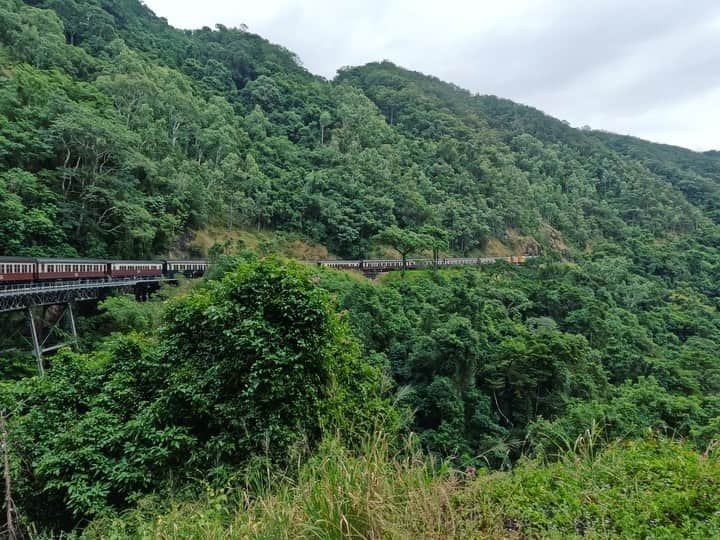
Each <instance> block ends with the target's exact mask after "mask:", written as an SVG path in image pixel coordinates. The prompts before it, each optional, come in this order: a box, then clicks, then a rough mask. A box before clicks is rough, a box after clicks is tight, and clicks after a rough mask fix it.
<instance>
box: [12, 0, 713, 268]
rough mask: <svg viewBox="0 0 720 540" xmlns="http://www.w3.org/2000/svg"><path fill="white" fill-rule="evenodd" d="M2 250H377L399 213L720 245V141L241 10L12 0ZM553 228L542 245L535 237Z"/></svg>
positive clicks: (483, 235) (462, 227)
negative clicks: (334, 61)
mask: <svg viewBox="0 0 720 540" xmlns="http://www.w3.org/2000/svg"><path fill="white" fill-rule="evenodd" d="M0 21H1V22H2V26H1V27H2V31H1V33H0V44H1V45H2V49H0V55H1V56H2V58H3V60H4V61H3V63H2V64H3V71H2V81H3V83H2V87H1V88H0V91H1V93H0V117H2V119H3V120H2V125H0V171H1V172H2V183H1V184H0V189H2V192H3V195H4V197H3V200H4V201H5V202H4V204H3V208H2V212H3V215H4V216H7V219H5V220H3V221H4V222H5V223H8V222H10V221H16V222H18V223H20V224H21V226H19V227H12V228H11V230H7V231H3V233H4V234H3V235H2V240H0V242H1V243H0V252H2V253H5V254H9V253H13V254H21V253H32V252H35V253H46V254H73V253H75V252H76V253H79V254H82V255H102V256H106V255H119V256H133V257H141V256H149V255H158V254H163V253H165V252H167V251H168V250H169V249H171V248H172V247H173V246H175V244H176V242H177V240H178V238H179V237H181V236H182V235H183V233H186V232H187V231H189V230H193V229H197V228H201V227H204V226H206V225H208V224H214V225H219V226H223V227H231V226H241V227H256V228H267V229H276V230H283V231H291V232H296V233H300V234H301V235H303V236H305V237H307V238H308V239H311V240H313V241H316V242H320V243H323V244H326V245H327V246H328V247H329V249H330V250H331V252H334V253H336V254H338V255H340V256H367V255H368V253H369V251H370V250H371V247H372V246H371V243H370V239H371V238H372V237H373V236H374V235H375V234H377V233H378V232H379V231H381V230H382V229H384V228H386V227H388V226H390V225H393V224H397V225H399V226H400V227H401V228H410V229H419V228H421V227H423V226H437V227H439V228H440V229H442V230H443V231H444V232H445V233H446V234H447V237H448V240H449V248H450V249H451V250H452V251H455V252H470V251H477V250H483V249H485V248H486V247H487V245H488V242H489V241H491V240H493V239H497V240H500V241H501V242H503V243H505V244H506V245H507V246H509V247H510V248H511V249H514V250H516V251H521V250H523V249H531V250H533V251H535V250H543V251H546V252H548V251H553V250H555V251H557V250H584V249H586V248H592V247H593V246H596V245H597V244H598V243H601V242H603V241H606V240H608V241H611V242H617V243H623V244H625V243H627V242H630V241H632V240H633V239H642V241H644V242H652V241H654V240H661V241H663V242H664V241H669V240H675V239H677V238H678V237H679V236H685V237H692V238H693V239H697V240H698V241H699V242H701V243H702V244H703V245H704V246H707V247H711V246H713V245H714V238H715V236H716V234H715V225H716V221H717V217H716V207H717V205H718V197H719V193H718V188H717V184H718V178H719V177H720V158H718V157H717V156H716V155H715V154H713V153H706V154H697V153H693V152H690V151H685V150H682V149H678V148H672V147H666V146H661V145H655V144H650V143H645V142H643V141H639V140H635V139H631V138H627V137H618V136H614V135H610V134H605V133H598V132H593V131H589V132H588V131H579V130H576V129H573V128H571V127H569V126H567V125H566V124H564V123H562V122H560V121H558V120H555V119H553V118H550V117H548V116H546V115H544V114H542V113H541V112H539V111H537V110H535V109H532V108H529V107H525V106H521V105H517V104H515V103H512V102H510V101H507V100H503V99H499V98H495V97H491V96H473V95H471V94H470V93H469V92H467V91H464V90H462V89H460V88H457V87H455V86H453V85H449V84H446V83H443V82H441V81H439V80H437V79H434V78H431V77H427V76H424V75H421V74H418V73H414V72H409V71H406V70H403V69H401V68H398V67H397V66H394V65H393V64H390V63H388V62H384V63H381V64H369V65H367V66H363V67H358V68H349V69H343V70H341V71H340V73H339V75H338V77H337V78H336V80H334V81H332V82H328V81H325V80H323V79H321V78H318V77H315V76H313V75H311V74H310V73H308V72H307V71H306V70H304V69H303V68H302V67H301V66H300V65H299V63H298V59H297V58H296V57H295V56H294V55H293V54H292V53H291V52H289V51H287V50H285V49H283V48H282V47H279V46H276V45H271V44H270V43H268V42H267V41H265V40H263V39H262V38H260V37H258V36H256V35H253V34H251V33H249V32H246V31H243V30H241V29H227V28H225V27H222V26H218V27H217V29H215V30H211V29H208V28H204V29H201V30H196V31H184V32H183V31H179V30H175V29H173V28H171V27H170V26H168V25H167V24H166V23H165V22H164V21H163V20H162V19H158V18H157V17H155V16H154V15H153V14H152V13H151V12H150V11H149V10H148V9H147V8H145V7H143V6H142V5H140V4H139V3H138V2H136V1H134V0H124V1H121V2H106V1H90V0H72V1H68V2H65V1H63V2H56V1H52V0H44V1H32V2H26V3H22V2H20V1H19V0H3V2H2V3H1V4H0ZM536 242H537V243H539V245H537V244H536Z"/></svg>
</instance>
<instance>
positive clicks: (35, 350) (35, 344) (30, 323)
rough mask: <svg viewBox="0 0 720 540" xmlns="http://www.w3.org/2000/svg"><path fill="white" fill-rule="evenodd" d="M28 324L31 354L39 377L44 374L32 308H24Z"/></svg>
mask: <svg viewBox="0 0 720 540" xmlns="http://www.w3.org/2000/svg"><path fill="white" fill-rule="evenodd" d="M26 314H27V321H28V326H30V340H31V344H32V348H33V355H34V356H35V361H36V362H37V367H38V373H39V374H40V376H41V377H43V376H45V366H43V355H42V347H41V346H40V339H39V338H38V328H37V325H36V324H35V317H34V316H33V312H32V308H31V307H29V306H28V307H27V308H26Z"/></svg>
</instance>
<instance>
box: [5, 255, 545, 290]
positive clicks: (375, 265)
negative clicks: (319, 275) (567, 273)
mask: <svg viewBox="0 0 720 540" xmlns="http://www.w3.org/2000/svg"><path fill="white" fill-rule="evenodd" d="M529 258H532V257H529V256H527V257H526V256H512V257H456V258H447V257H444V258H440V259H438V260H437V261H435V260H433V259H406V261H405V268H406V269H408V270H413V269H423V268H433V267H435V266H437V267H440V268H449V267H453V266H470V265H479V264H492V263H495V262H498V261H505V262H508V263H511V264H521V263H524V262H525V260H526V259H529ZM315 262H316V263H317V264H318V265H319V266H324V267H327V268H335V269H337V270H359V271H361V272H366V273H380V272H388V271H391V270H401V269H402V268H403V262H402V260H399V259H360V260H322V261H315ZM208 265H209V263H208V261H206V260H157V261H153V260H148V261H126V260H120V261H116V260H107V259H73V258H33V257H0V287H2V286H3V285H5V284H8V285H10V284H18V283H33V282H43V283H45V282H53V281H71V280H98V279H103V280H114V279H128V278H138V279H143V278H145V279H154V278H161V277H165V278H170V279H172V278H175V277H177V276H178V275H184V276H185V277H188V278H197V277H201V276H202V275H203V274H204V273H205V272H206V271H207V269H208Z"/></svg>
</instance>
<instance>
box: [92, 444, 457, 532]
mask: <svg viewBox="0 0 720 540" xmlns="http://www.w3.org/2000/svg"><path fill="white" fill-rule="evenodd" d="M389 439H390V438H389V437H388V436H387V435H386V434H385V433H382V432H376V433H375V434H374V435H373V436H372V437H369V438H368V439H367V440H366V441H365V442H364V444H363V445H362V448H361V450H360V451H359V452H353V453H351V452H348V450H347V449H346V448H345V447H344V446H343V445H342V444H341V443H340V442H339V440H337V439H331V440H328V441H326V442H325V443H324V444H323V445H322V446H321V447H320V448H319V449H318V451H317V452H316V453H315V455H314V457H312V458H311V459H310V460H309V461H307V462H306V463H304V464H303V465H300V466H299V468H298V470H297V471H295V474H288V472H287V471H283V472H276V471H273V470H272V469H269V468H264V467H255V468H253V470H252V471H251V472H249V473H246V475H245V478H244V481H243V482H242V483H243V484H244V485H243V487H242V488H239V489H235V490H234V489H229V490H220V491H218V490H213V489H209V488H208V490H207V493H206V497H205V499H204V500H202V501H200V502H186V503H174V504H172V503H171V504H170V506H169V507H167V508H165V510H164V511H162V512H158V511H157V508H158V505H159V501H157V500H153V499H148V500H146V501H145V502H144V503H142V502H141V504H140V505H139V506H138V508H137V509H136V510H134V511H132V512H130V513H127V514H125V515H123V516H122V517H121V518H117V519H101V520H97V521H95V522H94V523H92V524H91V525H90V527H89V528H88V529H86V531H85V533H84V536H85V537H87V538H98V539H99V538H103V539H105V538H143V539H144V538H153V539H155V538H158V539H180V538H203V539H218V540H219V539H230V538H233V539H235V538H252V539H267V540H281V539H298V538H315V539H328V540H329V539H340V538H342V539H354V538H357V539H360V538H363V539H377V538H389V539H394V538H397V539H400V538H410V537H414V538H428V539H430V538H438V539H440V538H452V537H454V536H455V535H456V517H455V512H456V510H455V507H454V504H453V502H452V497H453V495H454V493H456V492H457V489H458V486H459V484H460V482H461V479H460V475H458V474H456V473H454V472H453V471H452V470H451V469H450V468H449V467H448V466H447V465H445V464H443V463H441V462H439V461H436V460H433V459H430V458H428V457H427V456H424V455H423V454H422V453H420V452H419V451H417V450H416V448H415V445H414V444H413V441H412V440H409V441H408V442H407V444H406V446H405V447H404V448H402V449H401V450H400V451H399V452H397V451H393V450H392V445H391V444H390V440H389Z"/></svg>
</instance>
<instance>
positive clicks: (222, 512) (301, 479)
mask: <svg viewBox="0 0 720 540" xmlns="http://www.w3.org/2000/svg"><path fill="white" fill-rule="evenodd" d="M598 436H599V431H598V430H597V429H590V430H588V432H586V433H585V434H583V435H582V436H581V437H580V438H578V439H577V440H576V441H574V442H573V441H571V440H568V441H566V442H567V443H568V447H570V450H569V451H565V452H564V453H559V454H557V455H555V456H553V458H552V460H551V461H549V462H548V461H544V460H543V459H540V458H536V459H525V460H522V461H521V462H520V463H519V464H518V465H517V466H516V467H515V468H514V469H513V470H512V471H511V472H496V473H489V472H482V471H481V473H480V475H479V476H478V478H476V479H471V478H469V477H467V475H465V474H463V473H459V472H457V471H453V470H452V469H451V468H450V467H449V466H448V465H446V464H444V463H442V462H439V461H436V460H433V459H432V458H429V457H427V456H424V455H423V454H422V453H420V452H419V451H418V450H417V448H416V445H414V444H413V441H412V440H410V441H408V443H407V444H406V445H405V446H404V447H403V448H401V449H400V450H399V451H398V450H394V449H393V445H392V444H391V439H390V438H389V437H388V436H387V435H386V434H385V433H382V432H376V433H375V434H374V435H373V436H372V437H369V438H368V439H367V440H366V441H365V443H364V444H363V445H362V448H361V449H360V450H359V451H356V452H353V453H351V452H348V451H347V450H346V449H345V448H344V447H343V445H342V444H341V443H340V442H339V440H337V439H331V440H328V441H326V442H325V443H324V444H323V445H322V446H321V447H320V448H319V449H318V450H317V451H316V453H315V454H314V457H312V458H310V459H309V460H307V461H305V462H304V463H302V464H300V463H298V464H297V465H296V466H295V468H294V470H292V471H288V470H285V471H275V470H273V469H272V468H270V467H268V466H267V463H262V462H261V461H258V462H257V464H256V466H255V467H251V468H250V469H248V470H247V471H245V473H244V474H243V477H242V478H241V479H238V484H239V485H240V486H241V487H236V488H226V489H219V490H218V489H212V488H210V487H209V486H208V487H207V490H206V493H205V496H204V497H202V498H200V500H198V501H195V502H170V503H166V502H163V501H159V500H157V499H146V500H144V501H141V503H140V504H139V505H138V507H137V508H136V509H135V510H133V511H132V512H129V513H126V514H125V515H123V516H121V517H119V518H114V519H113V518H106V519H100V520H96V521H95V522H93V523H92V524H91V525H90V527H88V528H87V529H86V531H85V533H84V536H85V537H86V538H92V539H94V538H103V539H105V538H110V539H114V538H137V539H156V538H157V539H173V540H174V539H185V538H198V539H213V540H214V539H218V540H220V539H236V538H243V539H244V538H249V539H267V540H271V539H272V540H276V539H279V540H283V539H301V538H308V539H328V540H330V539H360V538H362V539H370V540H374V539H379V538H383V539H390V540H394V539H413V540H416V539H459V538H473V539H474V538H509V539H510V538H516V539H517V538H640V537H642V538H720V459H719V458H720V456H718V454H720V451H719V450H718V449H717V448H716V447H713V448H710V449H709V450H708V452H706V453H704V454H699V453H698V452H696V451H695V450H694V449H693V448H692V447H691V446H690V445H687V444H685V443H683V442H681V441H674V440H671V439H667V438H663V437H649V438H648V439H646V440H643V441H634V442H633V441H630V442H614V443H610V444H609V445H598V444H597V439H598Z"/></svg>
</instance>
